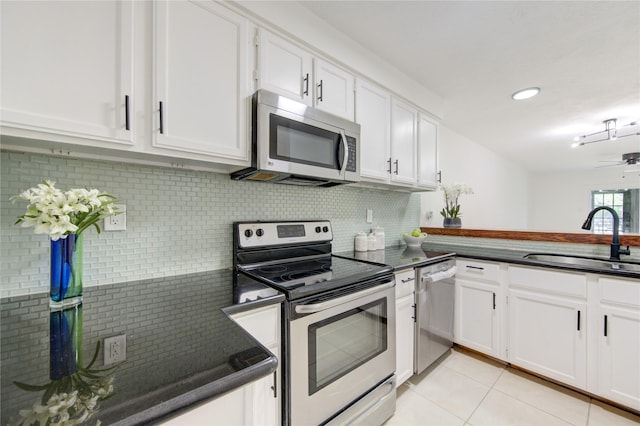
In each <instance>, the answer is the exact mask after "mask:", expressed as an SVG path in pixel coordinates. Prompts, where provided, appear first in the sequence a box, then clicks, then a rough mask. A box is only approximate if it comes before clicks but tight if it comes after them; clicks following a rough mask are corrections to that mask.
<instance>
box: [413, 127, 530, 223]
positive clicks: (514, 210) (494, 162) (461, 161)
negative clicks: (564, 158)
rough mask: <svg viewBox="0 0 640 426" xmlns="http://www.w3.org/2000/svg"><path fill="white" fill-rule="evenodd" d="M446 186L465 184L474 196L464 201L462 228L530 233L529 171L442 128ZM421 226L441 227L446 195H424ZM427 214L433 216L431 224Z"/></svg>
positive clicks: (466, 196) (441, 158)
mask: <svg viewBox="0 0 640 426" xmlns="http://www.w3.org/2000/svg"><path fill="white" fill-rule="evenodd" d="M439 157H440V167H439V168H440V170H442V183H443V184H451V183H465V184H467V185H469V186H471V187H472V188H473V191H474V194H473V195H462V196H461V198H460V205H461V206H462V207H461V213H462V216H461V217H462V226H463V227H464V228H471V229H473V228H475V229H512V230H518V229H527V228H528V221H527V219H528V208H529V199H528V192H529V175H528V173H527V171H526V170H525V169H523V168H522V167H519V166H517V165H515V164H513V163H512V162H510V161H508V160H506V159H505V158H503V157H500V156H499V155H497V154H496V153H494V152H493V151H490V150H488V149H487V148H485V147H483V146H482V145H480V144H478V143H476V142H474V141H472V140H470V139H467V138H465V137H464V136H461V135H459V134H458V133H456V132H454V131H452V130H450V129H448V128H447V127H445V126H440V153H439ZM420 204H421V206H420V225H421V226H429V227H441V226H442V219H443V218H442V216H441V215H440V213H439V212H440V210H442V208H443V207H444V197H443V195H442V191H436V192H432V193H423V194H422V196H421V203H420ZM427 212H432V213H433V216H432V218H431V219H430V220H427Z"/></svg>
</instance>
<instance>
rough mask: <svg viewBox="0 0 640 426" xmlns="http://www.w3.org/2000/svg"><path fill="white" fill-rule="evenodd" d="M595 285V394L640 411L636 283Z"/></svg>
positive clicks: (639, 326) (609, 280) (602, 281)
mask: <svg viewBox="0 0 640 426" xmlns="http://www.w3.org/2000/svg"><path fill="white" fill-rule="evenodd" d="M599 285H600V292H601V293H600V304H599V321H600V323H599V324H597V325H598V333H597V334H598V337H597V340H598V343H597V348H598V387H597V391H596V392H597V393H598V394H599V395H601V396H602V397H605V398H608V399H611V400H613V401H617V402H620V403H622V404H624V405H626V406H629V407H631V408H634V409H636V410H640V282H638V280H625V279H613V278H600V279H599Z"/></svg>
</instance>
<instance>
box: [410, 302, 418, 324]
mask: <svg viewBox="0 0 640 426" xmlns="http://www.w3.org/2000/svg"><path fill="white" fill-rule="evenodd" d="M411 307H412V308H413V316H412V317H411V319H413V322H416V316H417V315H416V305H411Z"/></svg>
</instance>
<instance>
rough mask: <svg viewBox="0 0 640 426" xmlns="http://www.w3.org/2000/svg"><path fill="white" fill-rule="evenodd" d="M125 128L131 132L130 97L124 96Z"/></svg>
mask: <svg viewBox="0 0 640 426" xmlns="http://www.w3.org/2000/svg"><path fill="white" fill-rule="evenodd" d="M124 128H125V130H131V128H130V126H129V95H124Z"/></svg>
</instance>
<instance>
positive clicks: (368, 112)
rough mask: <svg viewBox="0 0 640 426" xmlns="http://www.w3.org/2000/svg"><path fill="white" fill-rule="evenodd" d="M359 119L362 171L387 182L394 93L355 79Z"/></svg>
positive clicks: (365, 176) (368, 176) (369, 178)
mask: <svg viewBox="0 0 640 426" xmlns="http://www.w3.org/2000/svg"><path fill="white" fill-rule="evenodd" d="M356 122H357V123H359V124H360V162H361V164H360V175H361V176H362V177H363V178H368V179H367V180H372V181H375V182H381V183H388V182H389V177H390V168H391V153H390V148H391V96H390V95H389V93H388V92H387V91H385V90H383V89H381V88H379V87H377V86H375V85H373V84H370V83H368V82H366V81H363V80H358V81H357V82H356Z"/></svg>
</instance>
